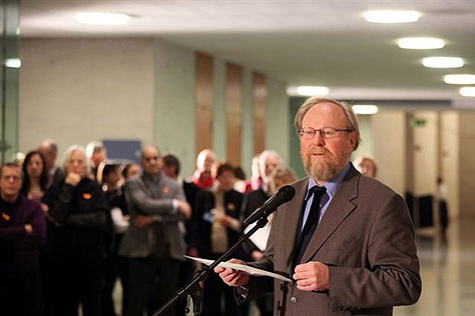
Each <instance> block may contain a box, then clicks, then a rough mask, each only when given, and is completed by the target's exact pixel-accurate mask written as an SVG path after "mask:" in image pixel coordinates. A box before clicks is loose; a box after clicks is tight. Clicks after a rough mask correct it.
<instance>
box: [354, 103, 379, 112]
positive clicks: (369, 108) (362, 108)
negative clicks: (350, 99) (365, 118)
mask: <svg viewBox="0 0 475 316" xmlns="http://www.w3.org/2000/svg"><path fill="white" fill-rule="evenodd" d="M352 108H353V112H355V114H376V113H378V107H377V106H376V105H374V104H355V105H353V106H352Z"/></svg>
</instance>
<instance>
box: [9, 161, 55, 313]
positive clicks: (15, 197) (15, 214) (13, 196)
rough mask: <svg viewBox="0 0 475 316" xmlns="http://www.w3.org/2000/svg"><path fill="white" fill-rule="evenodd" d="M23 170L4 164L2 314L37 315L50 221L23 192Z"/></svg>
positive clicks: (38, 206) (14, 164)
mask: <svg viewBox="0 0 475 316" xmlns="http://www.w3.org/2000/svg"><path fill="white" fill-rule="evenodd" d="M22 182H23V176H22V170H21V167H20V166H19V165H17V164H16V163H6V164H3V165H2V166H1V167H0V306H1V307H0V309H1V313H2V315H24V316H29V315H31V316H33V315H37V314H38V311H39V310H40V306H41V290H40V289H41V287H40V285H41V275H40V270H39V261H38V258H39V254H40V245H41V244H44V243H45V241H46V222H45V219H44V216H43V212H42V210H41V206H40V204H39V203H38V202H37V201H34V200H30V199H28V198H27V197H26V196H24V195H23V194H21V193H20V189H21V186H22Z"/></svg>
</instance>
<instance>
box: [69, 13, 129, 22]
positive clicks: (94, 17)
mask: <svg viewBox="0 0 475 316" xmlns="http://www.w3.org/2000/svg"><path fill="white" fill-rule="evenodd" d="M74 18H75V19H76V21H78V22H79V23H83V24H92V25H122V24H127V23H128V22H129V19H130V16H128V15H127V14H123V13H111V12H81V13H78V14H76V16H75V17H74Z"/></svg>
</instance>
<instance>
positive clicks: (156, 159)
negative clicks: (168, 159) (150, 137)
mask: <svg viewBox="0 0 475 316" xmlns="http://www.w3.org/2000/svg"><path fill="white" fill-rule="evenodd" d="M143 159H144V160H145V161H146V162H150V161H152V160H155V161H158V160H159V159H160V156H153V157H144V158H143Z"/></svg>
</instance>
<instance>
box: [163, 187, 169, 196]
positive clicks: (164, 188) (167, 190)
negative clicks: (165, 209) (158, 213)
mask: <svg viewBox="0 0 475 316" xmlns="http://www.w3.org/2000/svg"><path fill="white" fill-rule="evenodd" d="M168 192H170V188H169V187H163V189H162V193H163V194H167V193H168Z"/></svg>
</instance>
